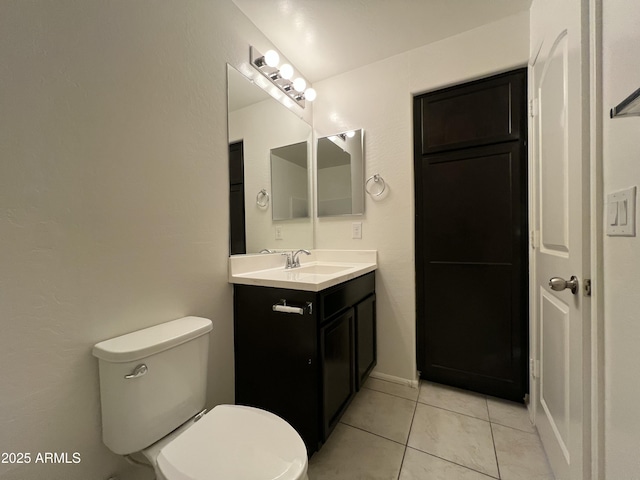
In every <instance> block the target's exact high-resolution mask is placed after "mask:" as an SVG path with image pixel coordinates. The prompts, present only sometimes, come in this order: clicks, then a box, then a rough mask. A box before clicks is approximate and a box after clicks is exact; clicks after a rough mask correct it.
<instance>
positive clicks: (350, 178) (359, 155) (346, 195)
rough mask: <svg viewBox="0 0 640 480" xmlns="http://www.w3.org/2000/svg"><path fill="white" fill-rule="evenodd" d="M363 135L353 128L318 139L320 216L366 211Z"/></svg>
mask: <svg viewBox="0 0 640 480" xmlns="http://www.w3.org/2000/svg"><path fill="white" fill-rule="evenodd" d="M363 139H364V134H363V131H362V129H360V130H351V131H349V132H344V133H339V134H337V135H331V136H328V137H323V138H319V139H318V148H317V152H316V158H317V160H316V164H317V172H316V175H317V199H318V216H319V217H331V216H336V215H362V214H363V213H364V152H363Z"/></svg>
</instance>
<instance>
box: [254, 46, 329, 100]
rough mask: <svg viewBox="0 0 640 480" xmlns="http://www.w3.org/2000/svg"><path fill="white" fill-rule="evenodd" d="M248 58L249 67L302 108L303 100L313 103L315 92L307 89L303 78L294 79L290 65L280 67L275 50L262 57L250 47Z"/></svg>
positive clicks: (268, 51) (284, 64)
mask: <svg viewBox="0 0 640 480" xmlns="http://www.w3.org/2000/svg"><path fill="white" fill-rule="evenodd" d="M250 56H251V65H253V66H254V68H255V69H256V70H258V71H259V72H260V73H261V74H262V75H264V76H265V77H267V78H268V79H269V80H270V81H271V83H273V84H274V85H275V86H276V87H278V88H279V89H280V90H282V91H283V92H284V93H286V94H287V96H288V97H289V98H291V99H292V100H293V101H295V102H296V103H297V104H298V105H300V106H301V107H302V108H304V107H305V100H308V101H310V102H313V101H314V100H315V99H316V97H317V93H316V91H315V90H314V89H313V88H310V87H309V88H307V82H306V80H305V79H304V78H302V77H300V76H298V77H296V78H294V73H295V72H294V70H293V67H292V66H291V65H290V64H288V63H283V64H282V65H280V55H279V54H278V52H276V51H275V50H267V52H266V53H265V54H264V55H262V54H261V53H260V52H259V51H258V50H256V49H255V48H254V47H251V55H250ZM292 78H293V80H292Z"/></svg>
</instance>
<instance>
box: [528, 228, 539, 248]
mask: <svg viewBox="0 0 640 480" xmlns="http://www.w3.org/2000/svg"><path fill="white" fill-rule="evenodd" d="M529 243H530V244H531V248H534V249H535V248H538V247H539V246H540V230H531V231H530V232H529Z"/></svg>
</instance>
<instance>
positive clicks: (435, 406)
mask: <svg viewBox="0 0 640 480" xmlns="http://www.w3.org/2000/svg"><path fill="white" fill-rule="evenodd" d="M418 403H420V404H422V405H426V406H427V407H431V408H437V409H440V410H444V411H445V412H451V413H457V414H458V415H464V416H465V417H469V418H475V419H476V420H481V421H483V422H487V423H491V421H490V420H485V419H484V418H479V417H474V416H473V415H469V414H468V413H462V412H456V411H455V410H450V409H448V408H444V407H439V406H438V405H432V404H431V403H426V402H421V401H420V400H418Z"/></svg>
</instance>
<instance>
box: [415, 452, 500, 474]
mask: <svg viewBox="0 0 640 480" xmlns="http://www.w3.org/2000/svg"><path fill="white" fill-rule="evenodd" d="M407 448H410V449H411V450H415V451H416V452H420V453H424V454H425V455H429V456H430V457H433V458H437V459H439V460H442V461H443V462H447V463H450V464H451V465H456V466H458V467H460V468H464V469H465V470H470V471H472V472H476V473H479V474H480V475H484V476H485V477H487V478H493V479H495V480H500V477H494V476H493V475H490V474H488V473H486V472H481V471H480V470H476V469H475V468H471V467H469V466H467V465H463V464H462V463H457V462H454V461H453V460H450V459H448V458H444V457H439V456H438V455H434V454H433V453H429V452H425V451H424V450H420V449H419V448H417V447H409V446H408V445H407Z"/></svg>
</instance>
